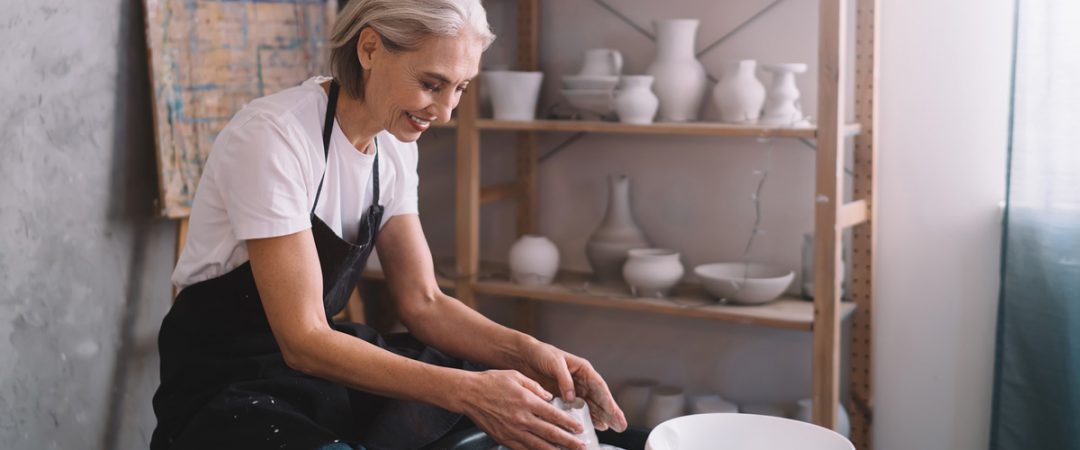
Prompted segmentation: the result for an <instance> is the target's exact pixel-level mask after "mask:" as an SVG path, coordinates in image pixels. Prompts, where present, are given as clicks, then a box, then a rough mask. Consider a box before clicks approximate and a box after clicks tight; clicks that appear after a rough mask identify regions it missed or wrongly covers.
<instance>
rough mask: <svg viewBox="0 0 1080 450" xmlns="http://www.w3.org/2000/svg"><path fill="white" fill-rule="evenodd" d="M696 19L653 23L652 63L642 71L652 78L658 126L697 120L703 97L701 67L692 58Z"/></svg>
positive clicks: (703, 85) (704, 80) (703, 70)
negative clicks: (662, 123)
mask: <svg viewBox="0 0 1080 450" xmlns="http://www.w3.org/2000/svg"><path fill="white" fill-rule="evenodd" d="M698 23H699V21H698V20H697V19H669V20H657V21H655V22H653V24H654V27H655V29H656V59H655V60H654V61H653V62H652V64H650V65H649V67H648V68H647V69H645V73H646V74H649V75H652V76H653V77H654V78H655V80H656V81H655V83H654V85H653V91H655V92H656V96H657V97H658V98H659V99H660V116H659V120H660V121H661V122H689V121H694V120H698V117H699V114H700V113H701V101H702V99H703V98H704V97H705V88H706V85H705V83H706V81H707V80H706V79H705V67H704V66H702V65H701V63H700V62H698V60H697V57H695V56H694V39H695V35H696V34H697V27H698Z"/></svg>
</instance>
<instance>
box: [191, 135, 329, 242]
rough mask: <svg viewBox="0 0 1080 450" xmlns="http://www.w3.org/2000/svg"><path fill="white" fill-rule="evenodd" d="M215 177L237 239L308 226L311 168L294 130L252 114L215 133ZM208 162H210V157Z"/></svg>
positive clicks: (285, 232)
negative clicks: (309, 173) (217, 140)
mask: <svg viewBox="0 0 1080 450" xmlns="http://www.w3.org/2000/svg"><path fill="white" fill-rule="evenodd" d="M219 141H220V142H221V145H220V146H215V149H214V151H213V153H212V159H214V161H213V163H214V165H215V167H214V171H213V173H214V181H215V183H216V184H217V185H218V186H219V187H220V192H221V196H222V198H223V200H224V205H225V210H226V213H227V214H228V217H229V222H230V224H231V225H232V229H233V233H234V234H235V235H236V239H237V240H247V239H259V238H268V237H275V236H284V235H288V234H292V233H295V232H297V231H300V230H304V229H307V228H310V227H311V219H310V209H309V208H310V205H308V189H309V188H308V184H309V183H308V178H309V177H308V175H307V173H308V172H309V171H310V168H309V167H307V166H308V165H309V164H310V162H308V164H305V161H304V159H303V158H302V156H301V155H303V154H304V152H305V149H304V148H303V143H302V142H301V140H300V139H299V138H298V136H297V134H296V133H292V132H290V130H288V129H287V128H286V127H285V126H283V125H282V124H280V123H277V122H276V121H274V120H273V119H272V118H270V117H267V116H261V115H255V116H253V117H251V118H249V119H248V120H247V121H246V122H245V123H243V124H241V125H240V126H237V127H233V128H232V129H231V130H229V133H227V134H225V135H223V136H219ZM208 164H209V162H208Z"/></svg>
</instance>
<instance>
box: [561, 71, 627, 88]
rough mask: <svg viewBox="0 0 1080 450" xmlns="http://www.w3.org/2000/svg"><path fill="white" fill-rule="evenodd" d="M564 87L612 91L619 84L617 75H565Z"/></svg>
mask: <svg viewBox="0 0 1080 450" xmlns="http://www.w3.org/2000/svg"><path fill="white" fill-rule="evenodd" d="M562 84H563V87H564V88H566V89H575V90H576V89H602V90H605V91H610V90H612V89H615V86H616V85H618V84H619V77H617V76H615V75H563V77H562Z"/></svg>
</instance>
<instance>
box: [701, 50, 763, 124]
mask: <svg viewBox="0 0 1080 450" xmlns="http://www.w3.org/2000/svg"><path fill="white" fill-rule="evenodd" d="M756 69H757V61H754V60H752V59H744V60H739V61H728V62H726V63H724V70H723V72H721V73H720V81H719V82H717V83H716V87H715V88H713V101H714V102H716V109H717V110H718V111H720V121H721V122H726V123H739V124H753V123H757V121H758V118H759V117H761V107H762V106H763V105H764V104H765V86H764V85H762V84H761V82H760V81H758V79H757V75H755V74H754V71H755V70H756Z"/></svg>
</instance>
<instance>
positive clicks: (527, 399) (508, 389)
mask: <svg viewBox="0 0 1080 450" xmlns="http://www.w3.org/2000/svg"><path fill="white" fill-rule="evenodd" d="M470 375H471V376H470V377H469V378H468V380H469V381H468V382H466V383H464V385H463V386H462V390H461V392H460V402H461V405H462V407H461V410H462V412H463V413H464V414H465V415H466V416H469V418H470V419H472V421H473V422H474V423H476V425H477V426H479V427H480V429H482V430H484V431H485V432H486V433H487V434H488V435H489V436H491V437H492V438H493V439H495V441H497V442H499V443H500V444H502V445H505V446H507V447H510V448H512V449H515V450H518V449H528V450H539V449H543V450H555V449H556V448H559V447H561V448H566V449H572V450H585V443H584V442H581V441H580V440H578V439H577V438H576V437H574V434H577V433H581V432H583V431H584V430H582V429H581V424H579V423H577V421H575V420H574V418H573V417H571V416H570V415H569V414H567V413H565V412H563V411H560V410H559V409H558V408H556V407H554V406H552V405H551V404H550V403H548V402H549V401H550V400H551V399H552V395H551V393H549V392H548V391H545V390H544V388H542V387H541V386H540V384H539V383H537V382H535V381H533V380H531V379H529V378H528V377H526V376H525V375H522V374H521V373H520V372H518V371H516V370H489V371H486V372H478V373H470ZM567 430H570V431H567ZM572 433H573V434H572Z"/></svg>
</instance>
